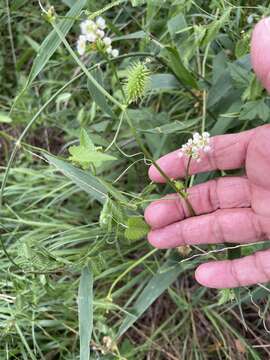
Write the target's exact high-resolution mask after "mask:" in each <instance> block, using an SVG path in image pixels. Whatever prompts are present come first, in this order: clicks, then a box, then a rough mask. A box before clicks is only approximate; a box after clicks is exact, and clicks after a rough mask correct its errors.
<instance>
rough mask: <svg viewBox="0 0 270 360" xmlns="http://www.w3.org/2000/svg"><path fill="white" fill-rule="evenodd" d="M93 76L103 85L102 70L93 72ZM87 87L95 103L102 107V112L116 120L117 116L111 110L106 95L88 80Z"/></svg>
mask: <svg viewBox="0 0 270 360" xmlns="http://www.w3.org/2000/svg"><path fill="white" fill-rule="evenodd" d="M91 75H92V76H93V77H94V78H95V80H96V81H97V82H98V83H99V84H100V85H103V84H102V71H101V69H99V68H97V69H95V70H93V71H91ZM87 87H88V90H89V93H90V95H91V97H92V99H93V100H94V101H95V103H96V104H97V105H98V106H99V107H100V109H101V111H103V112H105V113H106V114H107V115H109V116H110V117H112V118H114V117H115V115H114V113H113V111H112V109H111V108H110V106H109V105H108V103H107V99H106V97H105V95H104V94H102V93H101V92H100V90H99V89H98V88H97V87H96V86H95V85H94V84H93V83H92V81H90V80H89V79H88V80H87Z"/></svg>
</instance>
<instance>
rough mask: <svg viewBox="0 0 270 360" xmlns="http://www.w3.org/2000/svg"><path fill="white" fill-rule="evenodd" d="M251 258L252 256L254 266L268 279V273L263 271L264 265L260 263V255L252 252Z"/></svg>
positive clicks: (269, 277)
mask: <svg viewBox="0 0 270 360" xmlns="http://www.w3.org/2000/svg"><path fill="white" fill-rule="evenodd" d="M252 258H253V262H254V266H255V268H256V269H257V270H258V271H259V272H260V273H262V274H263V275H264V276H265V278H266V279H267V280H269V279H270V276H269V274H268V273H267V272H266V271H265V268H264V266H263V264H262V262H261V259H260V256H259V252H258V253H255V254H253V256H252Z"/></svg>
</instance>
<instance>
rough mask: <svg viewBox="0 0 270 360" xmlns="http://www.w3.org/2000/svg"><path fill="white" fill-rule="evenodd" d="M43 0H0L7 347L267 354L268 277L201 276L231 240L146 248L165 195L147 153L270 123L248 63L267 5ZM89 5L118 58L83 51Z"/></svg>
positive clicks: (134, 354) (99, 354)
mask: <svg viewBox="0 0 270 360" xmlns="http://www.w3.org/2000/svg"><path fill="white" fill-rule="evenodd" d="M41 3H42V4H39V2H38V1H28V0H13V1H10V0H5V1H4V0H3V1H2V2H1V3H0V19H1V21H0V24H1V25H0V29H1V48H0V69H1V72H0V144H1V152H0V165H1V173H0V179H1V184H2V187H1V194H0V206H1V210H0V219H1V220H0V236H1V249H0V269H1V273H0V283H1V285H0V286H1V291H0V329H1V333H0V337H1V340H0V359H48V360H49V359H51V360H52V359H66V360H68V359H78V358H81V359H82V360H85V359H87V358H88V350H89V348H88V346H87V344H88V341H89V339H90V337H91V358H93V359H138V360H139V359H140V360H141V359H155V360H156V359H166V360H167V359H172V360H174V359H175V360H176V359H188V360H192V359H215V360H216V359H267V358H270V350H269V347H267V343H268V339H269V336H268V330H267V326H268V327H269V317H268V308H269V296H268V292H269V289H268V288H267V287H266V286H262V285H258V286H255V287H250V288H243V289H237V290H234V291H232V290H231V291H230V290H225V291H215V290H210V289H206V288H203V287H201V286H199V285H198V284H197V283H196V282H195V280H194V275H193V274H194V269H195V266H196V265H197V264H198V263H200V262H202V261H205V259H214V258H226V256H227V250H226V247H224V245H223V246H211V247H209V246H200V247H197V246H194V247H191V248H184V249H180V252H179V251H177V250H168V251H164V250H155V249H154V250H153V248H152V247H151V246H150V245H149V244H148V242H147V241H146V237H145V235H146V233H147V230H148V229H147V226H146V225H145V223H144V222H143V220H142V219H143V218H142V215H143V211H144V208H145V207H146V206H147V204H149V203H150V202H151V201H152V200H153V199H156V198H160V197H161V196H163V195H164V194H166V193H168V192H171V191H173V190H172V189H171V187H170V186H169V185H166V186H160V185H155V184H152V183H149V179H148V175H147V169H148V165H149V164H150V163H151V161H152V159H157V158H158V157H159V156H160V155H162V154H165V153H167V152H169V151H171V150H174V149H176V148H179V147H180V146H181V144H183V143H184V142H185V141H186V140H187V139H188V138H189V137H190V134H191V133H192V132H194V131H199V132H200V131H201V130H207V131H209V132H210V133H211V135H216V134H223V133H226V132H238V131H241V130H244V129H249V128H253V127H256V126H258V125H261V124H264V123H265V122H267V121H269V118H270V116H269V115H270V108H269V98H268V96H267V93H266V92H265V91H264V90H263V89H262V88H261V86H260V85H259V83H258V81H257V80H256V78H255V75H254V73H253V72H252V70H251V65H250V60H249V44H250V35H251V31H252V28H253V27H254V24H255V23H256V22H257V21H258V20H259V19H260V18H261V17H263V16H266V15H268V14H269V2H268V1H261V2H260V3H259V4H258V2H255V1H252V0H249V1H233V0H232V1H231V2H229V1H225V0H224V1H222V0H212V1H200V0H195V1H191V0H167V1H165V0H148V1H144V0H133V1H128V0H119V1H114V2H111V3H110V2H108V1H104V0H100V1H96V0H94V1H90V0H89V1H87V0H77V1H72V0H62V1H51V3H50V5H52V6H54V9H53V8H50V7H49V5H48V4H46V2H45V1H44V2H41ZM42 7H43V9H42ZM45 11H46V13H45ZM97 16H102V17H103V18H104V19H105V20H106V24H107V28H106V31H107V32H108V34H109V36H110V37H111V38H112V39H113V43H112V44H113V46H114V47H115V48H117V49H118V50H119V55H118V56H116V57H111V56H109V55H108V54H106V53H104V52H102V49H94V48H91V50H90V51H89V53H86V54H84V55H83V56H79V55H78V53H77V50H76V42H77V39H78V37H79V34H80V23H81V22H82V21H83V20H85V19H86V18H87V17H90V18H91V19H95V18H96V17H97ZM97 50H99V51H97ZM116 55H117V54H116ZM220 175H225V173H222V174H220V173H219V172H216V173H207V174H203V175H199V176H196V177H194V178H193V183H200V182H203V181H205V180H207V179H210V178H213V177H215V176H220ZM202 231H203V230H202ZM266 247H267V244H261V243H257V244H254V245H249V246H241V247H237V248H236V249H234V250H233V251H234V252H235V253H236V254H237V255H240V254H242V255H243V254H249V253H252V252H253V251H254V250H255V249H261V248H266ZM209 250H211V252H210V253H209ZM217 276H218V274H217ZM92 287H93V292H92ZM78 313H79V315H78ZM92 321H93V326H92ZM79 330H80V331H79ZM79 334H80V335H79ZM80 353H81V354H80Z"/></svg>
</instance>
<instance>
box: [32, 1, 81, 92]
mask: <svg viewBox="0 0 270 360" xmlns="http://www.w3.org/2000/svg"><path fill="white" fill-rule="evenodd" d="M85 4H86V0H77V1H75V2H74V5H73V6H72V8H71V9H70V10H69V11H68V12H67V14H66V19H63V20H61V21H60V22H59V24H58V27H59V29H60V30H61V32H62V34H63V35H64V36H66V35H67V33H68V32H69V30H70V29H71V27H72V25H73V24H74V21H75V19H76V17H77V16H78V15H79V14H80V12H81V10H82V9H83V7H84V6H85ZM60 44H61V39H60V38H59V36H58V34H57V33H56V31H55V30H53V31H52V32H51V33H50V34H49V35H48V36H47V37H46V38H45V40H44V41H43V43H42V44H41V45H40V48H39V51H38V53H37V56H36V58H35V60H34V62H33V65H32V68H31V71H30V75H29V77H28V80H27V83H26V85H25V89H26V88H27V87H28V86H30V85H31V83H32V82H33V81H34V79H35V78H36V77H37V75H38V74H39V73H40V72H41V71H42V70H43V68H44V67H45V66H46V64H47V62H48V60H49V59H50V58H51V56H52V55H53V54H54V52H55V51H56V49H57V48H58V46H59V45H60Z"/></svg>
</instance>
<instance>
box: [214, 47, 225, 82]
mask: <svg viewBox="0 0 270 360" xmlns="http://www.w3.org/2000/svg"><path fill="white" fill-rule="evenodd" d="M227 66H228V60H227V57H226V54H225V52H224V51H220V52H219V53H218V54H217V55H216V56H215V57H214V59H213V70H212V83H213V84H216V83H217V82H218V79H219V77H220V76H221V74H223V72H224V71H226V69H227Z"/></svg>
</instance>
